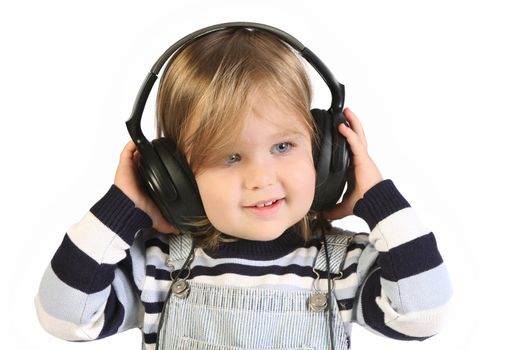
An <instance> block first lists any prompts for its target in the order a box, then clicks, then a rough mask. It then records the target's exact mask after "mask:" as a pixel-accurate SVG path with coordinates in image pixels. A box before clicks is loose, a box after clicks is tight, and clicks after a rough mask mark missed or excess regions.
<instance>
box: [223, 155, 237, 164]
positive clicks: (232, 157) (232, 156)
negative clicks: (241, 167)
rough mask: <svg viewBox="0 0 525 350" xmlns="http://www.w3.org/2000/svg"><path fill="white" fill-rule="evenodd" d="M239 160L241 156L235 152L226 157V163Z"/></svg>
mask: <svg viewBox="0 0 525 350" xmlns="http://www.w3.org/2000/svg"><path fill="white" fill-rule="evenodd" d="M239 160H241V156H240V155H238V154H237V153H234V154H230V155H229V156H228V157H226V163H227V164H233V163H235V162H236V161H239Z"/></svg>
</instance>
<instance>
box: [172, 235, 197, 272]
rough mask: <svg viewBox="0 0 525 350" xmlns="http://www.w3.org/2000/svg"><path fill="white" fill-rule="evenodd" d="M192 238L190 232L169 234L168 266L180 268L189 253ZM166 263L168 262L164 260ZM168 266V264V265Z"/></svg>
mask: <svg viewBox="0 0 525 350" xmlns="http://www.w3.org/2000/svg"><path fill="white" fill-rule="evenodd" d="M192 243H193V239H192V237H191V234H189V233H184V234H181V235H171V236H170V240H169V251H170V257H169V258H168V260H169V263H171V266H170V267H173V268H174V269H180V268H181V267H182V265H183V264H184V262H185V261H186V259H187V258H188V256H189V255H190V253H191V249H192ZM166 265H168V262H166ZM168 266H169V265H168Z"/></svg>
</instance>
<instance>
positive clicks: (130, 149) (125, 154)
mask: <svg viewBox="0 0 525 350" xmlns="http://www.w3.org/2000/svg"><path fill="white" fill-rule="evenodd" d="M136 150H137V147H136V146H135V143H134V142H133V141H128V143H126V145H125V146H124V149H123V150H122V153H120V158H121V159H133V155H134V152H135V151H136Z"/></svg>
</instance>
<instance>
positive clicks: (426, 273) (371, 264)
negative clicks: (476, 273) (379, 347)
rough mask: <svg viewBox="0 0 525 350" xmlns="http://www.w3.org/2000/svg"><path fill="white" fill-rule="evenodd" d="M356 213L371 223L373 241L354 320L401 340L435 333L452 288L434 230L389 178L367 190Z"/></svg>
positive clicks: (363, 263)
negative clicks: (418, 216) (431, 229)
mask: <svg viewBox="0 0 525 350" xmlns="http://www.w3.org/2000/svg"><path fill="white" fill-rule="evenodd" d="M354 213H355V215H357V216H359V217H361V218H362V219H364V220H365V221H366V222H367V224H368V226H369V227H370V236H369V241H370V243H369V245H368V246H367V247H366V248H365V249H364V250H363V253H362V254H361V257H360V259H359V262H358V268H357V272H358V276H360V278H362V283H361V288H360V290H359V292H358V294H357V296H356V299H355V304H354V319H355V320H356V321H357V322H358V323H359V324H361V325H363V326H364V327H365V328H367V329H369V330H371V331H373V332H376V333H379V334H382V335H384V336H387V337H391V338H395V339H400V340H424V339H427V338H428V337H431V336H433V335H435V334H437V333H438V332H439V331H440V329H441V328H442V325H443V321H444V320H445V314H446V306H447V304H448V302H449V300H450V298H451V294H452V288H451V283H450V280H449V276H448V273H447V270H446V267H445V265H444V263H443V259H442V257H441V255H440V253H439V251H438V247H437V244H436V239H435V237H434V234H433V233H432V232H431V231H429V230H428V229H426V228H425V227H424V226H422V224H421V223H420V222H419V220H418V218H417V216H416V214H415V212H414V210H413V209H412V208H411V207H410V204H409V203H408V202H407V201H406V200H405V198H403V196H402V195H401V194H400V193H399V192H398V190H397V189H396V187H395V186H394V184H393V182H392V181H391V180H384V181H382V182H380V183H379V184H377V185H376V186H374V187H372V188H371V189H370V190H369V191H368V192H367V193H365V195H364V196H363V198H361V199H360V200H359V201H358V202H357V203H356V205H355V207H354Z"/></svg>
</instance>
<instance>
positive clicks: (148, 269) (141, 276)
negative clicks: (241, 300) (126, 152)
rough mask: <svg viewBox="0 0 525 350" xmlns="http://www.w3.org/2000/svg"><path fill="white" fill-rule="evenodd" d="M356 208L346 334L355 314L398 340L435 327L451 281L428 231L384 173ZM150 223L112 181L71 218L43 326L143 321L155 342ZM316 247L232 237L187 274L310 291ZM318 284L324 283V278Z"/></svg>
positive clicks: (340, 299) (158, 238)
mask: <svg viewBox="0 0 525 350" xmlns="http://www.w3.org/2000/svg"><path fill="white" fill-rule="evenodd" d="M354 212H355V214H356V215H358V216H360V217H361V218H363V219H365V220H366V222H367V223H368V225H369V227H370V230H371V232H370V234H367V233H360V234H354V233H350V232H346V234H353V235H354V238H353V240H352V242H351V244H350V246H349V248H348V252H347V255H346V257H345V262H344V265H343V268H342V277H341V278H340V279H337V280H335V284H334V293H335V295H336V298H337V305H338V306H339V311H340V314H341V317H342V319H343V321H344V322H345V326H346V330H347V333H348V336H349V337H350V332H351V323H352V322H357V323H359V324H361V325H363V326H365V327H366V328H368V329H370V330H371V331H373V332H376V333H379V334H382V335H385V336H388V337H392V338H396V339H403V340H413V339H417V340H423V339H426V338H428V337H430V336H432V335H434V334H436V333H437V332H439V330H440V328H441V325H442V323H443V317H444V315H445V310H446V305H447V303H448V301H449V299H450V296H451V287H450V281H449V279H448V274H447V271H446V268H445V265H444V264H443V260H442V258H441V256H440V254H439V251H438V249H437V245H436V240H435V237H434V235H433V233H432V232H430V231H429V230H427V229H425V228H424V227H423V226H422V225H421V223H420V222H419V221H418V219H417V217H416V215H415V213H414V211H413V209H412V208H411V207H410V205H409V204H408V202H407V201H406V200H405V199H404V198H403V197H402V196H401V194H399V192H398V191H397V189H396V188H395V186H394V184H393V183H392V181H390V180H385V181H383V182H381V183H379V184H377V185H376V186H374V187H373V188H372V189H370V190H369V191H368V192H367V193H366V194H365V196H364V198H362V199H361V200H359V201H358V203H357V204H356V207H355V208H354ZM150 227H151V220H150V219H149V218H148V217H147V216H146V215H145V214H144V213H143V212H142V211H140V210H139V209H136V208H134V206H133V203H132V202H131V201H130V200H129V199H128V198H127V197H126V196H125V195H124V194H123V193H122V192H121V191H120V190H119V189H118V188H117V187H115V186H112V187H111V188H110V190H109V191H108V193H107V194H106V195H105V196H104V197H103V198H102V199H101V200H100V201H99V202H97V203H96V204H95V205H94V206H93V207H92V208H91V210H90V211H89V212H88V213H87V214H86V215H85V216H84V217H83V218H82V219H81V220H80V222H78V223H77V224H75V225H73V226H71V228H70V229H69V230H68V232H67V234H66V236H65V237H64V240H63V242H62V244H61V245H60V247H59V248H58V250H57V252H56V254H55V255H54V257H53V259H52V261H51V263H50V265H49V266H48V268H47V270H46V272H45V274H44V276H43V278H42V282H41V285H40V289H39V292H38V295H37V296H36V298H35V304H36V309H37V313H38V316H39V319H40V322H41V323H42V325H43V327H44V328H45V329H46V330H47V331H49V332H50V333H52V334H54V335H56V336H58V337H61V338H64V339H67V340H75V341H79V340H81V341H82V340H93V339H99V338H103V337H106V336H109V335H111V334H115V333H117V332H121V331H124V330H126V329H130V328H134V327H140V328H141V329H142V332H143V334H144V337H143V341H144V348H146V349H153V348H154V346H155V342H156V339H157V327H158V323H159V317H160V312H161V310H162V308H163V305H164V300H166V298H167V295H168V289H169V286H170V284H171V278H170V267H168V266H166V259H167V258H168V257H169V240H168V236H166V235H163V234H159V233H157V232H155V231H154V230H151V229H149V228H150ZM333 230H334V231H336V232H338V233H340V234H342V233H343V234H344V233H345V232H344V231H343V230H340V229H338V228H333ZM320 248H321V245H320V242H318V241H312V242H309V243H307V244H306V245H304V246H300V245H299V244H298V243H297V241H296V240H295V239H294V238H293V232H288V231H287V232H286V233H285V234H283V236H281V237H280V238H278V239H277V240H275V241H271V242H258V243H257V242H250V241H240V242H232V243H227V244H224V245H222V246H221V248H220V249H219V250H218V251H217V252H214V253H211V252H208V251H204V250H203V249H200V248H197V249H196V251H195V258H194V261H193V263H192V267H191V275H190V279H193V280H194V281H196V282H200V283H204V284H210V285H235V286H241V287H247V288H250V287H257V288H268V289H281V290H282V289H285V290H294V291H304V290H311V289H312V286H313V282H314V280H315V278H316V275H315V273H314V272H313V270H312V265H313V262H314V259H315V256H316V255H317V252H318V251H319V249H320ZM334 277H335V276H334ZM337 277H339V276H337ZM320 282H321V283H320V287H321V288H324V289H325V290H326V280H323V279H322V280H321V281H320Z"/></svg>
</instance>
